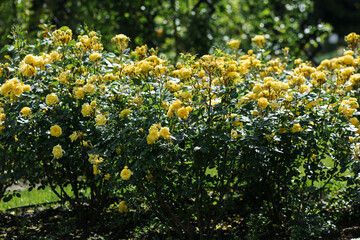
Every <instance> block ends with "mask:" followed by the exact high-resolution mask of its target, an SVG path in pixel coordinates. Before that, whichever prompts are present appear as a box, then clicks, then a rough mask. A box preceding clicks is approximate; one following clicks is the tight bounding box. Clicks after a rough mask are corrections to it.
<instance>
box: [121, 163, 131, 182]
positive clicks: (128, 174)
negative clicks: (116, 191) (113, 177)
mask: <svg viewBox="0 0 360 240" xmlns="http://www.w3.org/2000/svg"><path fill="white" fill-rule="evenodd" d="M131 175H132V172H131V171H130V169H128V167H127V166H125V167H124V169H123V170H122V171H121V173H120V176H121V178H122V180H125V181H127V180H129V179H130V177H131Z"/></svg>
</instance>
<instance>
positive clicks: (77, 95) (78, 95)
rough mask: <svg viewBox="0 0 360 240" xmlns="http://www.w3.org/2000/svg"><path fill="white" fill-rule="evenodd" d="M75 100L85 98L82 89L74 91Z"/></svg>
mask: <svg viewBox="0 0 360 240" xmlns="http://www.w3.org/2000/svg"><path fill="white" fill-rule="evenodd" d="M74 94H75V98H77V99H82V98H84V96H85V93H84V89H83V88H82V87H79V88H75V89H74Z"/></svg>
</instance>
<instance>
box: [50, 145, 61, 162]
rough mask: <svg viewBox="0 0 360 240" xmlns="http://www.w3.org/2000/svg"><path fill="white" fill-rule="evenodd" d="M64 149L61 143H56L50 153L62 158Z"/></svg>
mask: <svg viewBox="0 0 360 240" xmlns="http://www.w3.org/2000/svg"><path fill="white" fill-rule="evenodd" d="M63 152H64V150H63V149H62V147H61V145H59V144H58V145H56V146H55V147H53V150H52V154H53V155H54V158H56V159H59V158H62V156H63Z"/></svg>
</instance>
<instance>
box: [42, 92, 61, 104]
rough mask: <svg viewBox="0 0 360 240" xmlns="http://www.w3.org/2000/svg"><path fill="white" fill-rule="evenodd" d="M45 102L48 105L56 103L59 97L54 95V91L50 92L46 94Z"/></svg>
mask: <svg viewBox="0 0 360 240" xmlns="http://www.w3.org/2000/svg"><path fill="white" fill-rule="evenodd" d="M45 102H46V104H47V105H48V106H51V105H54V104H55V103H58V102H59V98H58V97H57V96H56V94H55V93H51V94H48V95H47V96H46V98H45Z"/></svg>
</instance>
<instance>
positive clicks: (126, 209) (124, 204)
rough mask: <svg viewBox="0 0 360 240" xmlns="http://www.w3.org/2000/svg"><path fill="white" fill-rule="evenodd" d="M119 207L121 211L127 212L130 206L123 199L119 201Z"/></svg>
mask: <svg viewBox="0 0 360 240" xmlns="http://www.w3.org/2000/svg"><path fill="white" fill-rule="evenodd" d="M118 208H119V212H120V213H125V212H127V211H128V210H129V209H128V207H127V205H126V202H125V201H121V202H120V203H119V206H118Z"/></svg>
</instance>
